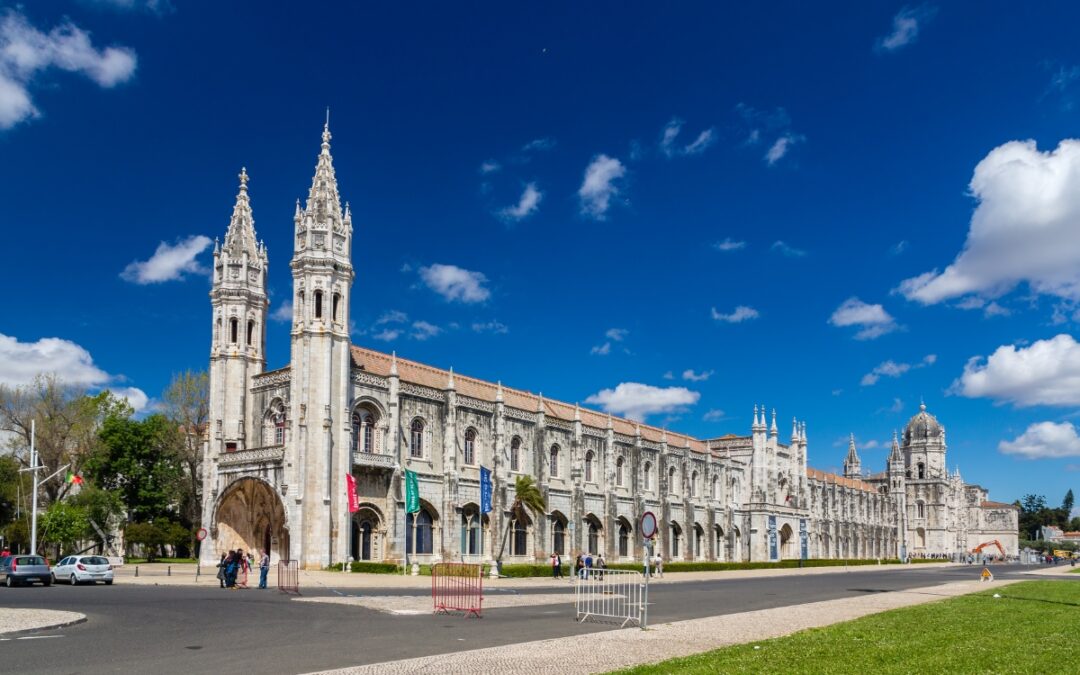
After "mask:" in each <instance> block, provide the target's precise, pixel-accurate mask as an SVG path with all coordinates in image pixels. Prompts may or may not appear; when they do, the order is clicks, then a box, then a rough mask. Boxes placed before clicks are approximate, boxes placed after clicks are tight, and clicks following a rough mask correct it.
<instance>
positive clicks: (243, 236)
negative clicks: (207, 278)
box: [224, 168, 259, 259]
mask: <svg viewBox="0 0 1080 675" xmlns="http://www.w3.org/2000/svg"><path fill="white" fill-rule="evenodd" d="M238 178H239V179H240V191H239V192H237V193H236V204H235V205H234V206H233V212H232V218H230V219H229V229H228V230H227V231H226V232H225V246H224V248H225V250H226V251H228V253H229V255H231V256H235V257H237V258H239V257H240V256H241V255H243V254H244V253H247V254H248V256H250V257H251V258H252V259H255V258H258V257H259V244H258V241H257V240H256V238H255V216H254V215H252V212H251V200H250V199H249V198H248V191H247V184H248V174H247V168H242V169H240V175H239V176H238Z"/></svg>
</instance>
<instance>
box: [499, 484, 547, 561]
mask: <svg viewBox="0 0 1080 675" xmlns="http://www.w3.org/2000/svg"><path fill="white" fill-rule="evenodd" d="M529 511H532V512H533V514H534V515H537V516H539V515H541V514H543V513H544V512H545V511H547V504H545V503H544V495H543V493H542V492H540V488H539V487H538V486H537V485H536V481H535V480H533V477H532V476H518V477H517V480H515V481H514V503H513V504H511V505H510V519H509V520H507V521H506V529H505V530H503V537H502V545H501V546H499V555H498V556H497V557H496V558H495V560H496V561H497V562H498V564H499V565H500V566H501V565H502V556H503V551H505V550H506V537H507V536H508V535H509V534H510V527H511V526H512V525H513V524H514V521H516V520H521V521H524V520H525V519H526V517H527V514H528V512H529Z"/></svg>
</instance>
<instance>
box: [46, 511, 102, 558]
mask: <svg viewBox="0 0 1080 675" xmlns="http://www.w3.org/2000/svg"><path fill="white" fill-rule="evenodd" d="M89 525H90V524H89V521H88V520H87V518H86V509H84V508H83V507H81V506H77V505H75V504H71V503H68V502H55V503H53V504H52V505H50V506H49V508H48V509H46V511H45V513H43V514H42V515H41V517H40V519H39V521H38V526H39V527H40V532H41V541H42V542H43V543H46V544H57V545H58V546H59V550H62V551H63V550H71V549H74V548H75V542H77V541H79V540H80V539H82V538H83V537H84V536H85V534H86V530H87V528H88V527H89Z"/></svg>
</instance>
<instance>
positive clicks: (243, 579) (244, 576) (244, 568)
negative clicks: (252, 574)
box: [236, 549, 251, 588]
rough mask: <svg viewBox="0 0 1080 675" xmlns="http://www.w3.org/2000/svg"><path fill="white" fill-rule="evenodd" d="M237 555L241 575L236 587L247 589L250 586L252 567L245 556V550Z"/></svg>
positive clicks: (241, 550)
mask: <svg viewBox="0 0 1080 675" xmlns="http://www.w3.org/2000/svg"><path fill="white" fill-rule="evenodd" d="M237 553H238V554H239V556H238V557H239V558H240V562H239V571H240V574H239V576H238V579H237V583H236V586H237V588H247V587H248V585H247V583H248V570H250V569H251V565H250V564H249V563H248V558H247V556H246V555H244V549H240V550H239V551H237Z"/></svg>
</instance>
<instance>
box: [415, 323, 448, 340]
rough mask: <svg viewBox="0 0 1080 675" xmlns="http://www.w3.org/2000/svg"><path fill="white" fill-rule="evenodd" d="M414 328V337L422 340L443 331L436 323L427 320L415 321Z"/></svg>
mask: <svg viewBox="0 0 1080 675" xmlns="http://www.w3.org/2000/svg"><path fill="white" fill-rule="evenodd" d="M412 329H413V332H412V338H413V339H414V340H421V341H423V340H427V339H428V338H433V337H435V336H436V335H438V334H439V333H441V332H442V330H443V329H442V328H440V327H438V326H436V325H435V324H433V323H428V322H427V321H413V324H412Z"/></svg>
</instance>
